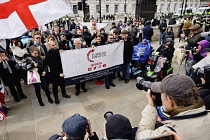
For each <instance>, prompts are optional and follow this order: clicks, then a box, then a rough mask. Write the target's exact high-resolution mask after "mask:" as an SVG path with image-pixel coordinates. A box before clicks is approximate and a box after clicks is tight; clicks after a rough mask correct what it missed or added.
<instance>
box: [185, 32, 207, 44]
mask: <svg viewBox="0 0 210 140" xmlns="http://www.w3.org/2000/svg"><path fill="white" fill-rule="evenodd" d="M204 39H205V38H204V37H202V36H201V32H199V33H197V34H190V35H189V36H188V38H187V40H186V41H187V43H188V44H189V45H190V47H195V46H198V44H197V43H198V42H199V41H201V40H204Z"/></svg>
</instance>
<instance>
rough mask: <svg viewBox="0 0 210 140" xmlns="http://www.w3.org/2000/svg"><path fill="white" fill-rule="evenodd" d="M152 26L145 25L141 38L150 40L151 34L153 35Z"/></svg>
mask: <svg viewBox="0 0 210 140" xmlns="http://www.w3.org/2000/svg"><path fill="white" fill-rule="evenodd" d="M153 34H154V32H153V28H152V27H150V26H146V27H144V29H143V39H147V40H149V41H152V36H153Z"/></svg>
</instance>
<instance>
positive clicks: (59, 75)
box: [46, 41, 70, 104]
mask: <svg viewBox="0 0 210 140" xmlns="http://www.w3.org/2000/svg"><path fill="white" fill-rule="evenodd" d="M48 47H49V49H50V50H49V51H48V53H47V54H46V63H47V65H48V66H49V68H50V73H49V77H50V78H51V79H50V80H51V82H52V85H53V95H54V97H55V104H59V99H58V86H60V88H61V93H62V96H63V97H65V98H70V96H69V95H67V94H66V89H65V81H64V74H63V69H62V64H61V57H60V53H59V50H58V49H57V46H56V44H55V43H54V42H53V41H49V42H48Z"/></svg>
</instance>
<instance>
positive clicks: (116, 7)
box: [114, 5, 118, 13]
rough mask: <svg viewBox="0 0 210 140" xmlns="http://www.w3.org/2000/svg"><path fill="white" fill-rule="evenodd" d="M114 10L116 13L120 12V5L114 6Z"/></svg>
mask: <svg viewBox="0 0 210 140" xmlns="http://www.w3.org/2000/svg"><path fill="white" fill-rule="evenodd" d="M114 12H115V13H118V5H115V6H114Z"/></svg>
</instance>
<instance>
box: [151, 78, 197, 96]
mask: <svg viewBox="0 0 210 140" xmlns="http://www.w3.org/2000/svg"><path fill="white" fill-rule="evenodd" d="M194 86H196V84H195V82H194V81H193V80H192V79H191V78H190V77H188V76H186V75H181V74H170V75H168V76H166V77H165V78H164V79H163V80H162V81H161V82H154V83H153V84H152V85H151V90H152V91H153V92H156V93H166V94H167V95H170V96H173V97H187V95H188V90H189V89H190V88H192V87H194Z"/></svg>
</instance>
